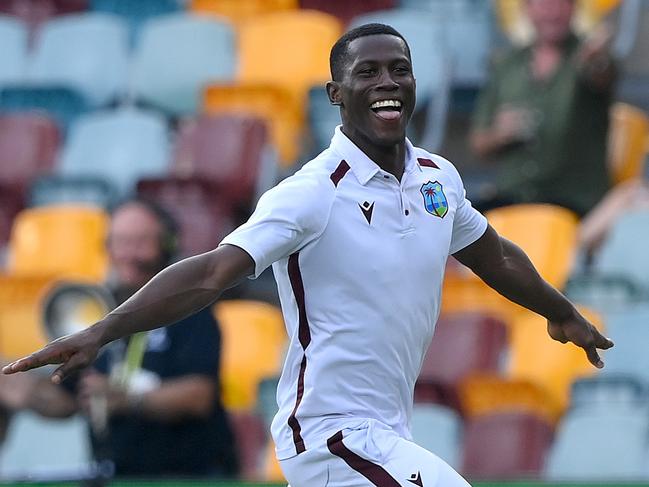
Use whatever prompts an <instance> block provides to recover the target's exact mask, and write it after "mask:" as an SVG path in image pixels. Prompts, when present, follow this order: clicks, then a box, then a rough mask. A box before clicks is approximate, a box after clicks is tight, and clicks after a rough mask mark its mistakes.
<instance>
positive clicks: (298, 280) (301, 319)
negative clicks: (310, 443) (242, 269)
mask: <svg viewBox="0 0 649 487" xmlns="http://www.w3.org/2000/svg"><path fill="white" fill-rule="evenodd" d="M288 277H289V280H290V281H291V289H292V290H293V295H294V296H295V301H296V302H297V311H298V338H299V340H300V345H302V349H304V350H305V354H304V356H303V357H302V363H301V364H300V373H299V375H298V378H297V396H296V398H295V406H294V407H293V411H292V412H291V415H290V416H289V418H288V425H289V427H290V428H291V430H292V431H293V443H295V451H296V453H297V454H298V455H299V454H300V453H302V452H304V451H306V447H305V446H304V439H303V438H302V435H301V431H302V428H301V427H300V423H299V422H298V420H297V417H296V416H295V415H296V413H297V408H298V407H299V406H300V403H301V402H302V396H303V395H304V373H305V371H306V362H307V360H306V347H308V346H309V343H311V331H310V330H309V321H308V319H307V315H306V305H305V302H304V283H303V282H302V273H301V272H300V253H299V252H296V253H294V254H291V255H290V256H289V258H288Z"/></svg>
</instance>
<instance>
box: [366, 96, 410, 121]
mask: <svg viewBox="0 0 649 487" xmlns="http://www.w3.org/2000/svg"><path fill="white" fill-rule="evenodd" d="M401 107H402V105H401V101H400V100H379V101H375V102H374V103H372V104H371V105H370V109H371V110H372V111H373V112H374V113H376V115H377V116H378V117H379V118H382V119H383V120H397V119H398V118H399V117H400V116H401Z"/></svg>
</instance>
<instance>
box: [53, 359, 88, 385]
mask: <svg viewBox="0 0 649 487" xmlns="http://www.w3.org/2000/svg"><path fill="white" fill-rule="evenodd" d="M87 364H88V361H87V360H86V358H85V356H84V355H82V354H81V353H75V354H74V355H72V356H71V357H70V358H69V359H68V360H67V361H66V362H65V363H63V365H61V366H60V367H59V368H58V369H56V370H55V371H54V373H53V374H52V382H53V383H54V384H60V383H61V382H62V381H63V379H65V378H66V377H67V376H68V375H70V374H71V373H72V372H74V371H75V370H79V369H82V368H83V367H85V366H86V365H87Z"/></svg>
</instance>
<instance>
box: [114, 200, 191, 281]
mask: <svg viewBox="0 0 649 487" xmlns="http://www.w3.org/2000/svg"><path fill="white" fill-rule="evenodd" d="M131 204H135V205H140V206H143V207H144V208H146V210H147V211H148V212H149V213H151V214H152V215H154V216H155V218H156V220H158V222H159V223H160V226H161V227H162V228H161V232H160V241H159V245H160V260H161V262H160V268H163V267H166V266H168V265H169V264H171V263H172V262H173V260H174V258H175V257H176V255H177V254H178V251H179V246H180V236H179V228H178V223H177V222H176V220H175V219H174V218H173V216H172V215H171V213H170V212H168V211H167V210H166V209H165V208H164V207H163V206H162V205H160V204H158V203H157V202H155V201H152V200H150V199H146V198H142V197H135V198H129V199H126V200H124V201H122V202H120V203H118V204H117V205H115V206H114V207H113V209H112V211H111V212H110V214H111V216H112V215H114V214H115V212H116V211H118V210H119V209H120V208H122V207H124V206H126V205H131ZM109 243H110V235H109V236H108V238H107V242H106V244H107V245H108V244H109Z"/></svg>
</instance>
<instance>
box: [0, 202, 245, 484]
mask: <svg viewBox="0 0 649 487" xmlns="http://www.w3.org/2000/svg"><path fill="white" fill-rule="evenodd" d="M176 233H177V232H176V226H175V223H174V222H173V220H172V219H171V217H170V216H169V215H168V214H167V213H166V212H165V211H163V210H162V209H161V208H159V207H158V206H156V205H154V204H152V203H150V202H147V201H143V200H130V201H127V202H125V203H123V204H121V205H120V206H118V207H117V209H116V210H115V211H114V212H113V215H112V219H111V224H110V231H109V235H108V238H107V242H106V245H107V250H108V253H109V256H110V273H109V278H108V281H107V283H106V284H107V286H108V287H109V289H110V290H111V292H112V293H113V295H114V297H115V300H116V301H117V303H118V304H120V303H121V302H123V301H124V300H126V299H128V298H129V297H130V296H131V295H132V294H133V293H135V292H136V291H137V290H138V289H139V288H140V287H141V286H142V285H144V284H145V283H146V282H147V281H148V280H149V279H151V277H153V276H154V275H155V274H156V273H158V272H159V271H160V270H162V269H163V268H164V267H166V266H167V265H169V264H170V263H171V260H172V259H173V256H174V254H175V251H176V241H177V235H176ZM142 338H144V340H143V341H142V348H143V351H144V353H143V355H142V353H141V352H140V354H139V355H140V359H139V360H136V361H137V362H141V365H140V367H137V370H136V371H135V372H133V373H132V374H131V375H130V378H129V380H128V381H122V385H120V380H119V377H120V376H121V375H122V376H123V374H122V373H123V371H124V369H125V364H126V361H127V356H132V355H134V354H135V355H137V352H136V351H134V350H133V349H134V348H137V346H136V347H133V346H132V345H130V344H129V340H120V341H117V342H116V343H114V344H113V346H111V347H108V349H107V350H106V352H105V353H103V354H102V355H100V357H99V358H98V359H97V361H96V362H95V365H94V367H93V368H92V369H91V370H90V371H89V372H86V373H84V374H82V375H80V376H79V377H73V378H71V380H69V381H65V382H64V383H63V384H62V385H61V386H56V385H54V384H52V383H51V382H50V381H38V383H35V385H34V387H31V388H29V393H26V394H24V398H23V399H22V400H21V401H18V402H19V404H15V403H14V404H12V405H11V406H13V408H14V409H15V408H21V409H23V408H27V409H32V410H34V411H36V412H38V413H40V414H42V415H44V416H49V417H66V416H70V415H72V414H74V413H76V412H78V411H82V412H84V413H86V414H87V415H88V416H89V418H90V419H91V424H92V422H93V416H94V417H95V421H96V416H97V408H98V406H97V398H103V399H102V401H103V403H102V404H103V406H99V407H100V408H105V411H106V414H105V417H106V418H107V429H106V430H105V433H103V434H101V435H97V434H96V432H97V431H100V430H101V429H102V428H101V426H100V427H97V425H94V428H93V431H94V433H93V434H92V442H93V448H94V449H95V454H96V456H98V457H104V458H105V457H108V458H110V459H111V460H112V461H113V464H114V467H115V474H116V475H118V476H128V477H133V476H149V477H151V476H162V475H165V476H167V475H169V476H170V475H175V476H178V475H182V476H196V475H199V476H204V475H224V476H232V475H234V474H236V468H237V465H236V463H237V462H236V458H235V457H234V454H233V453H232V451H233V449H232V441H233V438H232V434H231V430H230V428H229V425H228V422H227V418H226V415H225V412H224V410H223V407H222V405H221V402H220V399H219V355H220V353H219V352H220V332H219V329H218V326H217V324H216V322H215V320H214V318H213V316H212V314H211V312H210V310H209V308H207V309H204V310H203V311H200V312H198V313H196V314H195V315H193V316H190V317H189V318H186V319H184V320H182V321H181V322H178V323H177V324H175V325H172V326H170V327H168V328H160V329H157V330H154V331H151V332H148V334H147V335H146V336H142ZM116 378H117V379H116ZM125 383H127V384H128V385H123V384H125ZM2 402H3V401H2V397H0V404H1V403H2ZM20 402H22V404H20ZM93 403H94V405H93ZM93 408H94V409H93ZM99 416H100V419H99V420H100V421H101V414H100V415H99Z"/></svg>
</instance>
